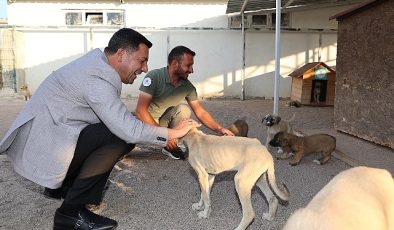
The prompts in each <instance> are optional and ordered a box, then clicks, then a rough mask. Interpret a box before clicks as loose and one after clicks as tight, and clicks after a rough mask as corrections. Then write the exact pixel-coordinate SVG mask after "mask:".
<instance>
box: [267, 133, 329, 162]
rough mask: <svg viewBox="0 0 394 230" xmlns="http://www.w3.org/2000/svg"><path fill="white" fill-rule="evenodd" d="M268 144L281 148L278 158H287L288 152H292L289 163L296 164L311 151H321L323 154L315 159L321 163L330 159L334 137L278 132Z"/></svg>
mask: <svg viewBox="0 0 394 230" xmlns="http://www.w3.org/2000/svg"><path fill="white" fill-rule="evenodd" d="M269 144H270V145H272V146H274V147H282V148H283V155H282V156H280V157H278V159H287V158H289V157H290V153H292V152H293V153H294V156H293V160H292V161H291V162H290V165H293V166H294V165H297V164H298V163H299V162H300V161H301V159H302V157H303V156H305V155H307V154H311V153H321V154H322V155H323V156H322V157H321V158H319V159H318V160H317V161H315V162H317V163H318V164H320V165H322V164H324V163H326V162H327V161H328V160H330V159H331V153H332V152H333V151H334V150H335V148H336V139H335V137H333V136H330V135H327V134H314V135H310V136H305V137H299V136H296V135H293V134H290V133H286V132H279V133H277V134H275V136H274V138H273V139H272V140H271V141H270V142H269Z"/></svg>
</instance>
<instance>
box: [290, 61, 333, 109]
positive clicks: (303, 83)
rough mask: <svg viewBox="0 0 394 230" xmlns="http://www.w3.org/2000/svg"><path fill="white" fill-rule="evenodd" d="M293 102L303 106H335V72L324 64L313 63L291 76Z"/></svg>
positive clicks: (297, 70)
mask: <svg viewBox="0 0 394 230" xmlns="http://www.w3.org/2000/svg"><path fill="white" fill-rule="evenodd" d="M289 76H290V77H292V80H291V96H290V98H291V100H293V101H298V102H300V103H301V104H303V105H317V106H327V105H329V106H333V105H334V99H335V70H333V69H332V68H330V67H329V66H328V65H326V64H325V63H323V62H311V63H307V64H305V65H304V66H302V67H300V68H298V69H296V70H295V71H293V72H292V73H291V74H289Z"/></svg>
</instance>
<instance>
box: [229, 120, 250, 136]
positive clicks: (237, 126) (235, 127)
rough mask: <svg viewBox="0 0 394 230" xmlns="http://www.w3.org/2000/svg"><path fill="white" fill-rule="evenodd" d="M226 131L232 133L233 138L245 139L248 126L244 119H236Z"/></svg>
mask: <svg viewBox="0 0 394 230" xmlns="http://www.w3.org/2000/svg"><path fill="white" fill-rule="evenodd" d="M228 130H230V131H231V132H232V133H234V135H235V136H238V137H247V136H248V131H249V126H248V123H246V121H245V119H244V118H243V119H238V120H236V121H235V122H234V123H232V124H231V125H230V127H229V128H228Z"/></svg>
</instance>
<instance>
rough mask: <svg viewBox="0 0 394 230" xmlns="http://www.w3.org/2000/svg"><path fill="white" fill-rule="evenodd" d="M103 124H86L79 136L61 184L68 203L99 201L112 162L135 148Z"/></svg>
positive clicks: (113, 163)
mask: <svg viewBox="0 0 394 230" xmlns="http://www.w3.org/2000/svg"><path fill="white" fill-rule="evenodd" d="M134 146H135V145H134V144H128V143H126V142H125V141H123V140H122V139H120V138H119V137H117V136H115V135H114V134H113V133H111V131H110V130H109V129H108V128H107V127H106V126H105V125H104V124H103V123H97V124H92V125H88V126H87V127H85V128H84V129H83V130H82V131H81V133H80V135H79V138H78V142H77V146H76V148H75V152H74V157H73V159H72V161H71V164H70V167H69V169H68V171H67V175H66V178H65V180H64V182H63V184H62V188H63V189H65V190H67V193H66V196H65V198H64V202H65V203H68V204H100V203H101V201H102V198H103V191H104V188H105V185H106V183H107V180H108V177H109V175H110V173H111V171H112V169H113V167H114V166H115V164H116V163H117V162H118V161H119V160H120V159H121V158H122V157H123V156H124V155H125V154H127V153H128V152H130V151H131V150H132V149H133V148H134Z"/></svg>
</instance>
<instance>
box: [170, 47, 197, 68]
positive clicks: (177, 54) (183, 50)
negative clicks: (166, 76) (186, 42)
mask: <svg viewBox="0 0 394 230" xmlns="http://www.w3.org/2000/svg"><path fill="white" fill-rule="evenodd" d="M184 54H190V55H192V56H193V57H194V56H195V55H196V53H195V52H194V51H192V50H191V49H189V48H187V47H186V46H176V47H174V48H173V49H172V50H171V52H170V54H168V60H167V61H168V64H171V62H172V60H175V59H176V60H177V61H180V60H181V58H182V57H183V55H184Z"/></svg>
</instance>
